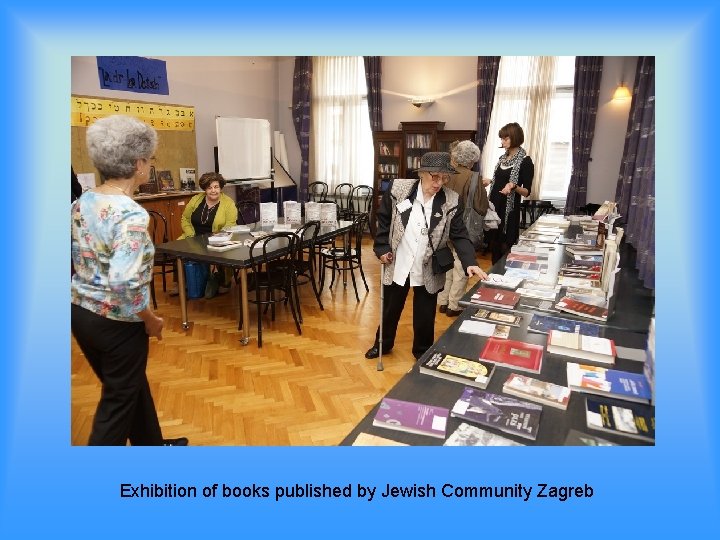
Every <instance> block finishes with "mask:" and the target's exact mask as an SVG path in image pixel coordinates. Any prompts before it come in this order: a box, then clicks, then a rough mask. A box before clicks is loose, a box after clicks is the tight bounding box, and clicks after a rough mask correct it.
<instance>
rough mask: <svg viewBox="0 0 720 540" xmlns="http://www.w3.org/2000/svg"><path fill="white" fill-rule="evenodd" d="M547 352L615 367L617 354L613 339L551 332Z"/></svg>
mask: <svg viewBox="0 0 720 540" xmlns="http://www.w3.org/2000/svg"><path fill="white" fill-rule="evenodd" d="M547 350H548V352H549V353H551V354H559V355H561V356H571V357H573V358H581V359H583V360H589V361H590V362H599V363H602V364H608V365H613V364H614V363H615V357H616V356H617V352H616V350H615V342H614V341H613V340H612V339H607V338H602V337H595V336H584V335H582V334H580V333H577V332H562V331H560V330H550V333H549V334H548V342H547Z"/></svg>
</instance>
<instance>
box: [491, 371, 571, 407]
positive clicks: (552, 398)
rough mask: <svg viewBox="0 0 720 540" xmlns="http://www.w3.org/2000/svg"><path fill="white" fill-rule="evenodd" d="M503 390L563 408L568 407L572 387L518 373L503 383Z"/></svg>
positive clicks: (513, 394)
mask: <svg viewBox="0 0 720 540" xmlns="http://www.w3.org/2000/svg"><path fill="white" fill-rule="evenodd" d="M503 392H505V393H506V394H510V395H512V396H515V397H519V398H524V399H529V400H530V401H536V402H537V403H542V404H543V405H550V406H551V407H557V408H558V409H562V410H566V409H567V406H568V403H569V401H570V388H568V387H567V386H560V385H559V384H554V383H550V382H545V381H540V380H538V379H534V378H532V377H528V376H526V375H520V374H518V373H511V374H510V376H509V377H508V378H507V380H506V381H505V384H503Z"/></svg>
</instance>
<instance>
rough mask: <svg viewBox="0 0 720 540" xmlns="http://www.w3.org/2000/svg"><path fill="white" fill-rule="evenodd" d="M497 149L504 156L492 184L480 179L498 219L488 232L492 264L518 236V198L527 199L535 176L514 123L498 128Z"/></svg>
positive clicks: (518, 127)
mask: <svg viewBox="0 0 720 540" xmlns="http://www.w3.org/2000/svg"><path fill="white" fill-rule="evenodd" d="M498 135H499V136H500V141H501V145H502V146H501V148H503V149H505V153H504V154H503V155H502V156H500V159H499V160H498V162H497V165H495V173H494V174H493V178H492V180H490V179H487V178H486V179H484V180H483V184H484V185H486V186H487V185H490V202H491V203H493V205H495V212H497V214H498V216H500V225H499V226H498V228H497V229H495V230H491V231H489V232H488V236H489V239H488V244H489V246H490V250H491V253H492V262H493V264H495V263H496V262H497V261H499V260H500V259H501V258H502V257H503V255H505V254H506V253H508V252H509V251H510V248H511V247H512V245H513V244H514V243H515V242H517V239H518V236H519V235H520V197H521V196H522V197H529V196H530V189H531V188H532V181H533V177H534V176H535V165H534V164H533V161H532V159H530V156H528V155H527V154H526V153H525V149H524V148H522V146H521V145H522V143H523V142H525V134H524V133H523V130H522V128H521V127H520V125H519V124H517V123H516V122H513V123H510V124H507V125H505V126H503V127H502V128H500V132H499V133H498Z"/></svg>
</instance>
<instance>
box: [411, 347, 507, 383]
mask: <svg viewBox="0 0 720 540" xmlns="http://www.w3.org/2000/svg"><path fill="white" fill-rule="evenodd" d="M494 372H495V364H493V363H492V362H481V361H480V360H472V359H470V358H463V357H461V356H454V355H452V354H446V353H441V352H434V353H433V354H432V355H431V356H430V358H428V359H427V360H425V362H423V363H422V364H420V373H424V374H425V375H432V376H433V377H440V378H441V379H446V380H449V381H455V382H459V383H464V384H468V385H470V386H475V387H477V388H487V385H488V383H489V382H490V378H491V377H492V375H493V373H494Z"/></svg>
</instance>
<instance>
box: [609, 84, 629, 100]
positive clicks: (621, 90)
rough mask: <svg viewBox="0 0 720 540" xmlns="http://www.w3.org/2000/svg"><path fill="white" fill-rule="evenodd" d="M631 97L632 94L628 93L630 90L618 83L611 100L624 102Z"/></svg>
mask: <svg viewBox="0 0 720 540" xmlns="http://www.w3.org/2000/svg"><path fill="white" fill-rule="evenodd" d="M631 97H632V94H631V93H630V89H629V88H628V87H627V86H625V83H620V85H619V86H618V87H617V88H616V89H615V93H614V94H613V97H612V100H613V101H625V100H626V99H630V98H631Z"/></svg>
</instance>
